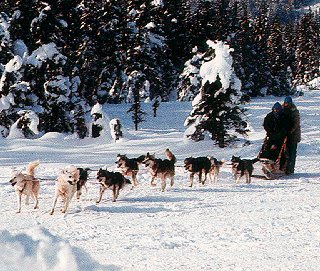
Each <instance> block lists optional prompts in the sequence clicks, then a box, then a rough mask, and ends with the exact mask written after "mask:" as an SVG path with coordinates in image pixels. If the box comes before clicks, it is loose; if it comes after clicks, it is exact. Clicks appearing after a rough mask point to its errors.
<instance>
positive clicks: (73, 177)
mask: <svg viewBox="0 0 320 271" xmlns="http://www.w3.org/2000/svg"><path fill="white" fill-rule="evenodd" d="M79 177H80V172H79V170H78V169H77V168H76V167H75V166H69V167H68V168H66V169H64V170H63V171H62V172H61V174H60V175H59V176H58V178H57V179H56V189H55V197H54V201H53V206H52V209H51V211H50V215H52V214H53V213H54V208H55V206H56V204H57V200H58V198H59V197H61V198H62V200H63V202H64V207H63V208H62V209H61V211H62V213H65V212H66V211H67V209H68V207H69V204H70V201H71V199H72V197H73V195H74V194H75V193H76V191H77V182H78V181H79Z"/></svg>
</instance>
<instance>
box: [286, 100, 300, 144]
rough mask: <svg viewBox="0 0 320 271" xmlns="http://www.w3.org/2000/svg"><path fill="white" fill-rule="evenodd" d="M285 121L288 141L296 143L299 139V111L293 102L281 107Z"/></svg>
mask: <svg viewBox="0 0 320 271" xmlns="http://www.w3.org/2000/svg"><path fill="white" fill-rule="evenodd" d="M283 113H284V121H285V123H286V130H287V137H288V142H292V143H298V142H300V141H301V127H300V113H299V110H298V109H297V107H296V106H295V105H294V104H290V105H289V106H287V107H284V109H283Z"/></svg>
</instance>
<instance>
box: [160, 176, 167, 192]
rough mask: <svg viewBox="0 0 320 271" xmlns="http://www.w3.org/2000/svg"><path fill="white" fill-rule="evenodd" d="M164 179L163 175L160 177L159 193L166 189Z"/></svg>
mask: <svg viewBox="0 0 320 271" xmlns="http://www.w3.org/2000/svg"><path fill="white" fill-rule="evenodd" d="M166 185H167V183H166V177H165V176H164V175H162V177H161V191H162V192H164V190H165V189H166Z"/></svg>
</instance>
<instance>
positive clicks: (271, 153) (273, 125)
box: [259, 102, 286, 161]
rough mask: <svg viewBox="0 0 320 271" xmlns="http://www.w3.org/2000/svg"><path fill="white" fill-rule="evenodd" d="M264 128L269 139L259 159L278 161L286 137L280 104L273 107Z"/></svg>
mask: <svg viewBox="0 0 320 271" xmlns="http://www.w3.org/2000/svg"><path fill="white" fill-rule="evenodd" d="M263 127H264V129H265V131H266V133H267V137H266V141H265V144H264V146H263V149H262V152H261V153H260V156H259V157H260V158H268V159H271V160H273V161H276V160H277V158H278V155H279V153H280V150H281V148H282V144H283V142H284V139H285V137H286V126H285V119H284V114H283V110H282V106H281V104H280V103H279V102H276V103H275V104H274V105H273V107H272V111H271V112H270V113H268V114H267V116H266V117H265V118H264V121H263Z"/></svg>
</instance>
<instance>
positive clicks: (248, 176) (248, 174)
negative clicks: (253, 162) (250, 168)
mask: <svg viewBox="0 0 320 271" xmlns="http://www.w3.org/2000/svg"><path fill="white" fill-rule="evenodd" d="M246 183H247V184H250V183H251V174H250V172H247V173H246Z"/></svg>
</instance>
